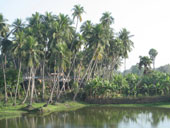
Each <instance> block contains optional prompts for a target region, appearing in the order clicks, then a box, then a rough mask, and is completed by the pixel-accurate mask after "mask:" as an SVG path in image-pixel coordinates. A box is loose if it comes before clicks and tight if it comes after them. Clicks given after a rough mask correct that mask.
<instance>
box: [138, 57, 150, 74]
mask: <svg viewBox="0 0 170 128" xmlns="http://www.w3.org/2000/svg"><path fill="white" fill-rule="evenodd" d="M139 58H140V62H139V69H142V67H144V74H147V73H148V72H149V71H150V69H151V63H152V60H151V59H150V58H149V57H148V56H140V57H139Z"/></svg>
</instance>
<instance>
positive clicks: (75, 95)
mask: <svg viewBox="0 0 170 128" xmlns="http://www.w3.org/2000/svg"><path fill="white" fill-rule="evenodd" d="M80 71H81V67H80V68H79V72H78V74H79V76H78V79H77V81H78V83H79V79H80ZM79 89H80V85H79V84H78V87H77V89H76V90H75V94H74V97H73V101H75V100H76V97H77V94H78V92H79Z"/></svg>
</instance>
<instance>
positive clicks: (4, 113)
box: [0, 101, 170, 120]
mask: <svg viewBox="0 0 170 128" xmlns="http://www.w3.org/2000/svg"><path fill="white" fill-rule="evenodd" d="M44 104H45V103H34V104H33V108H34V109H33V110H31V111H26V110H23V108H25V107H26V106H27V105H26V104H24V105H17V106H15V107H14V106H4V107H2V106H0V120H2V119H7V118H14V117H20V116H22V115H23V114H38V115H40V116H45V115H48V114H50V113H52V112H61V111H73V110H77V109H80V108H83V107H89V106H109V107H155V108H166V109H170V102H159V103H147V104H88V103H86V102H73V101H67V102H65V103H57V104H56V105H48V107H42V106H43V105H44Z"/></svg>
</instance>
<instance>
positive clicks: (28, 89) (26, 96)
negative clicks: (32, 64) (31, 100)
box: [22, 69, 32, 104]
mask: <svg viewBox="0 0 170 128" xmlns="http://www.w3.org/2000/svg"><path fill="white" fill-rule="evenodd" d="M31 70H32V69H31ZM31 72H32V71H31ZM31 72H30V75H29V77H30V79H29V81H28V88H27V92H26V95H25V98H24V100H23V102H22V104H24V103H25V101H26V100H27V98H28V94H29V91H30V86H31Z"/></svg>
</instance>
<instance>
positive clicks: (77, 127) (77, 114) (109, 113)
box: [0, 107, 170, 128]
mask: <svg viewBox="0 0 170 128" xmlns="http://www.w3.org/2000/svg"><path fill="white" fill-rule="evenodd" d="M0 128H170V110H169V109H162V108H146V107H143V108H125V107H123V108H120V107H85V108H81V109H78V110H76V111H69V112H59V113H52V114H49V115H47V116H43V117H42V116H39V115H36V116H35V115H23V116H22V117H17V118H11V119H3V120H0Z"/></svg>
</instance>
